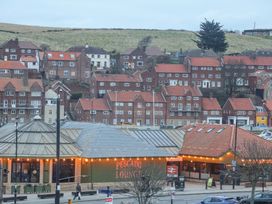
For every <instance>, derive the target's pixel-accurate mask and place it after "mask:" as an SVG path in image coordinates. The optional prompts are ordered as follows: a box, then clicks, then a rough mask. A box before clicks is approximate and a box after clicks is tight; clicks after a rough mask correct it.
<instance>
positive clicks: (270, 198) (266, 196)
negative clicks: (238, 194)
mask: <svg viewBox="0 0 272 204" xmlns="http://www.w3.org/2000/svg"><path fill="white" fill-rule="evenodd" d="M239 203H240V204H249V203H250V198H247V199H242V200H241V201H240V202H239ZM267 203H272V192H262V193H257V194H256V195H255V197H254V204H267Z"/></svg>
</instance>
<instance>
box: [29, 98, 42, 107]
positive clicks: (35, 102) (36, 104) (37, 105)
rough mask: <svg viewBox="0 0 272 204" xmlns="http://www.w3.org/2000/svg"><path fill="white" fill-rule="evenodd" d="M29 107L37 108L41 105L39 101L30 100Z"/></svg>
mask: <svg viewBox="0 0 272 204" xmlns="http://www.w3.org/2000/svg"><path fill="white" fill-rule="evenodd" d="M30 104H31V106H34V107H39V106H40V105H41V101H39V100H32V101H31V102H30Z"/></svg>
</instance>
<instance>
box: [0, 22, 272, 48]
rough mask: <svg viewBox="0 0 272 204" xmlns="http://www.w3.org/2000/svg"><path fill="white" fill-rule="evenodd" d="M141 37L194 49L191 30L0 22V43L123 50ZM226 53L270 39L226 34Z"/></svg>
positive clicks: (164, 45) (269, 43)
mask: <svg viewBox="0 0 272 204" xmlns="http://www.w3.org/2000/svg"><path fill="white" fill-rule="evenodd" d="M145 36H152V37H153V40H152V45H154V46H158V47H160V48H161V49H163V50H164V49H166V50H168V51H175V50H180V49H182V50H186V49H192V48H196V45H195V43H194V42H193V41H192V39H196V38H195V35H194V33H193V32H190V31H181V30H133V29H67V28H50V27H39V26H24V25H15V24H6V23H0V42H4V41H6V40H8V39H11V38H16V37H18V38H19V39H20V40H30V41H33V42H34V43H36V44H37V45H40V44H42V43H45V44H48V45H50V47H51V49H54V50H66V49H67V48H69V47H71V46H74V45H84V44H86V43H88V44H89V45H92V46H97V47H102V48H104V49H106V50H108V51H111V50H114V49H116V50H117V51H124V50H126V49H127V48H130V47H135V46H136V45H137V43H138V41H139V40H141V39H142V38H143V37H145ZM226 36H227V41H228V43H229V49H228V50H227V53H232V52H240V51H243V50H255V49H271V48H272V39H265V38H261V37H251V36H242V35H238V34H227V35H226Z"/></svg>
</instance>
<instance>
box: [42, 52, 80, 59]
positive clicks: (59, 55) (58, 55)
mask: <svg viewBox="0 0 272 204" xmlns="http://www.w3.org/2000/svg"><path fill="white" fill-rule="evenodd" d="M79 55H80V52H61V51H49V52H46V56H47V59H48V60H49V61H51V60H61V61H75V60H76V58H77V57H78V56H79Z"/></svg>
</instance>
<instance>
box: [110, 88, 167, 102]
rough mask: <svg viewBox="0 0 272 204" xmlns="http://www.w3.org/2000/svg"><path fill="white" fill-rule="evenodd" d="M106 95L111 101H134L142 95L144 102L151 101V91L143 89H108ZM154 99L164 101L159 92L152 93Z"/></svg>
mask: <svg viewBox="0 0 272 204" xmlns="http://www.w3.org/2000/svg"><path fill="white" fill-rule="evenodd" d="M108 95H109V98H110V100H111V101H116V98H117V101H121V102H134V101H135V99H136V98H138V97H142V98H143V100H144V101H145V102H149V103H152V102H153V93H152V92H144V91H117V92H115V91H108ZM154 101H155V103H157V102H165V100H164V99H163V97H162V95H161V93H155V94H154Z"/></svg>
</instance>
